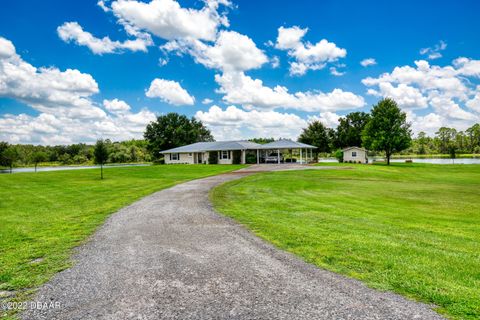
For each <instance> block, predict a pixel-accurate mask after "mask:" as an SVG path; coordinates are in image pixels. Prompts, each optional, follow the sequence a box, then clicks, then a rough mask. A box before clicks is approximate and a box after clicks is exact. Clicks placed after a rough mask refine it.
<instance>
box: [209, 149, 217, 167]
mask: <svg viewBox="0 0 480 320" xmlns="http://www.w3.org/2000/svg"><path fill="white" fill-rule="evenodd" d="M217 163H218V153H217V152H216V151H210V152H209V153H208V164H217Z"/></svg>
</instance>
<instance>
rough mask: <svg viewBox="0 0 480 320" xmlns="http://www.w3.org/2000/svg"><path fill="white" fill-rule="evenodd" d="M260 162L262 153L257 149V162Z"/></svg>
mask: <svg viewBox="0 0 480 320" xmlns="http://www.w3.org/2000/svg"><path fill="white" fill-rule="evenodd" d="M259 163H260V155H259V152H258V149H257V164H259Z"/></svg>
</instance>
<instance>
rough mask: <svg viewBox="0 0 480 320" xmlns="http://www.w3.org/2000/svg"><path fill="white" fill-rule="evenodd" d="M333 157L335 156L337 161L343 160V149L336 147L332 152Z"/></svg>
mask: <svg viewBox="0 0 480 320" xmlns="http://www.w3.org/2000/svg"><path fill="white" fill-rule="evenodd" d="M334 157H335V158H337V160H338V162H340V163H341V162H343V151H342V149H338V150H337V151H335V153H334Z"/></svg>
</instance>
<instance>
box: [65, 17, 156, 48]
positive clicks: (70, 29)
mask: <svg viewBox="0 0 480 320" xmlns="http://www.w3.org/2000/svg"><path fill="white" fill-rule="evenodd" d="M57 33H58V36H59V37H60V38H61V39H62V40H63V41H65V42H71V41H73V42H75V43H76V44H77V45H80V46H86V47H88V48H89V49H90V50H91V51H92V52H93V53H95V54H100V55H101V54H105V53H118V52H122V51H124V50H130V51H144V52H145V51H147V47H148V46H151V45H153V41H152V39H151V37H150V35H149V34H147V33H137V38H135V39H133V40H125V41H123V42H120V41H112V40H110V38H109V37H103V38H101V39H100V38H97V37H95V36H93V35H92V34H91V33H90V32H87V31H84V30H83V28H82V26H80V25H79V24H78V22H65V23H64V24H63V25H61V26H59V27H58V28H57Z"/></svg>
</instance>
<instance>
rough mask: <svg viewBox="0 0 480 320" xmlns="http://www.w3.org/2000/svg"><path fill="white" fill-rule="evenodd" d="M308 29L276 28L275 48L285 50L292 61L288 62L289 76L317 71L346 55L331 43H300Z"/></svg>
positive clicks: (323, 41)
mask: <svg viewBox="0 0 480 320" xmlns="http://www.w3.org/2000/svg"><path fill="white" fill-rule="evenodd" d="M307 31H308V28H305V29H301V28H299V27H297V26H293V27H291V28H284V27H280V28H278V37H277V42H276V44H275V47H276V48H277V49H280V50H286V51H287V53H288V55H289V56H290V57H292V58H293V59H294V61H293V62H290V74H291V75H303V74H305V73H306V72H307V71H308V70H319V69H322V68H324V67H325V66H326V64H327V63H328V62H334V61H337V60H338V59H339V58H344V57H345V56H346V55H347V50H345V49H342V48H339V47H337V45H336V44H335V43H333V42H329V41H328V40H326V39H322V40H320V41H319V42H317V43H316V44H312V43H310V42H302V38H303V37H304V36H305V34H306V33H307Z"/></svg>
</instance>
